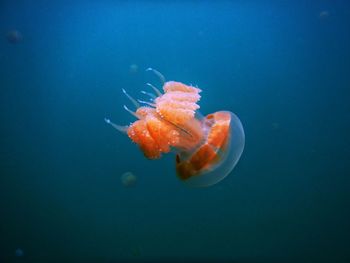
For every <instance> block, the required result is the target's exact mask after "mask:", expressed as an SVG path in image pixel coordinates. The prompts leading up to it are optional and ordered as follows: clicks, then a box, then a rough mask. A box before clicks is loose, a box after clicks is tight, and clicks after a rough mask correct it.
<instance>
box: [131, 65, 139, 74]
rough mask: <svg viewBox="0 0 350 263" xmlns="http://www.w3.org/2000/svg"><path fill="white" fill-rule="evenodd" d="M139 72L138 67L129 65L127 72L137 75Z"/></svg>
mask: <svg viewBox="0 0 350 263" xmlns="http://www.w3.org/2000/svg"><path fill="white" fill-rule="evenodd" d="M138 71H139V66H138V65H136V64H131V65H130V66H129V72H130V73H137V72H138Z"/></svg>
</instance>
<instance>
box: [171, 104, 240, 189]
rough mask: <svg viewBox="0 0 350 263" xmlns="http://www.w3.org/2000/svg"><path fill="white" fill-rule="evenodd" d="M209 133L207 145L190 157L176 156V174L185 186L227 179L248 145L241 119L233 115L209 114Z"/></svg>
mask: <svg viewBox="0 0 350 263" xmlns="http://www.w3.org/2000/svg"><path fill="white" fill-rule="evenodd" d="M202 125H203V126H204V127H203V129H204V130H207V134H206V139H205V142H204V143H202V144H200V145H199V146H198V147H197V148H196V149H195V150H194V151H193V152H192V153H191V154H190V155H189V154H186V153H185V154H183V153H181V152H180V153H178V154H177V155H176V172H177V176H178V177H179V179H180V180H182V181H183V182H184V184H186V185H188V186H193V187H207V186H211V185H214V184H216V183H218V182H220V181H221V180H222V179H224V178H225V177H226V176H227V175H228V174H229V173H230V172H231V171H232V170H233V168H234V167H235V166H236V164H237V163H238V161H239V159H240V157H241V155H242V152H243V149H244V144H245V134H244V130H243V126H242V123H241V121H240V120H239V118H238V117H237V116H236V115H235V114H234V113H232V112H229V111H219V112H215V113H213V114H209V115H207V116H206V117H205V119H204V120H203V122H202Z"/></svg>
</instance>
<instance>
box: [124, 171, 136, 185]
mask: <svg viewBox="0 0 350 263" xmlns="http://www.w3.org/2000/svg"><path fill="white" fill-rule="evenodd" d="M121 181H122V184H123V185H124V186H125V187H132V186H135V185H136V182H137V177H136V176H135V175H134V174H133V173H132V172H126V173H124V174H123V175H122V176H121Z"/></svg>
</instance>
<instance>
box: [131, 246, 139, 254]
mask: <svg viewBox="0 0 350 263" xmlns="http://www.w3.org/2000/svg"><path fill="white" fill-rule="evenodd" d="M131 254H132V255H133V256H134V257H139V256H141V249H140V247H138V246H136V247H134V248H132V249H131Z"/></svg>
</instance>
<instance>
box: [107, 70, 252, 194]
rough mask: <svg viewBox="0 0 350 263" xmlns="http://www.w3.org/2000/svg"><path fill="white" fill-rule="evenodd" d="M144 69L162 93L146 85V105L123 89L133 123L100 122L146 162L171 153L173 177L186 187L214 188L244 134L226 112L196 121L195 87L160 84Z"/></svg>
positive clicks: (230, 165) (235, 156)
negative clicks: (138, 151)
mask: <svg viewBox="0 0 350 263" xmlns="http://www.w3.org/2000/svg"><path fill="white" fill-rule="evenodd" d="M150 70H151V71H153V72H154V73H155V74H156V75H158V76H159V78H160V80H161V82H162V84H163V91H164V93H162V92H160V90H158V89H157V88H156V87H154V86H153V85H151V84H147V85H148V86H149V87H151V88H152V89H153V91H154V93H155V94H153V93H148V92H145V91H143V92H142V93H143V94H145V95H147V96H149V97H150V98H151V100H150V101H142V100H135V99H134V98H132V97H131V96H130V95H129V94H128V93H126V91H125V90H123V92H124V94H125V95H126V96H127V97H128V98H129V99H130V101H131V102H132V104H134V106H135V107H136V111H135V112H134V111H131V110H130V109H129V108H127V107H126V106H125V105H124V108H125V109H126V110H127V111H128V112H129V113H131V114H132V115H133V116H134V117H136V118H137V120H136V121H135V122H133V123H131V124H130V125H129V126H120V125H117V124H115V123H113V122H111V121H110V120H109V119H105V121H106V122H107V123H108V124H110V125H112V126H113V127H114V128H115V129H117V130H118V131H121V132H123V133H126V134H127V135H128V136H129V138H130V139H131V140H132V141H133V142H134V143H136V144H137V145H138V146H139V147H140V149H141V151H142V152H143V154H144V155H145V157H146V158H148V159H158V158H160V157H161V156H162V155H163V154H166V153H169V152H175V154H176V157H175V164H176V165H175V167H176V173H177V176H178V178H179V179H180V180H181V181H183V182H184V183H185V184H186V185H188V186H193V187H207V186H211V185H214V184H216V183H218V182H219V181H221V180H222V179H224V178H225V177H226V176H227V175H228V174H229V173H230V172H231V171H232V170H233V168H234V167H235V166H236V164H237V162H238V161H239V159H240V157H241V154H242V152H243V149H244V143H245V135H244V130H243V126H242V123H241V121H240V120H239V118H238V117H237V116H236V115H235V114H234V113H232V112H229V111H218V112H215V113H212V114H209V115H207V116H206V117H201V116H202V115H201V114H200V113H199V111H198V109H199V108H200V107H199V104H198V101H199V100H200V98H201V96H200V92H201V90H200V89H199V88H198V87H194V86H191V85H186V84H183V83H181V82H176V81H168V82H166V81H165V78H164V76H163V75H161V73H160V72H158V71H156V70H153V69H150ZM141 104H144V105H145V106H141Z"/></svg>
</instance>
